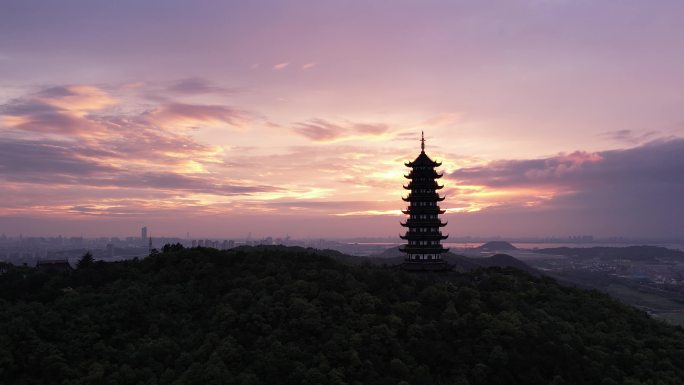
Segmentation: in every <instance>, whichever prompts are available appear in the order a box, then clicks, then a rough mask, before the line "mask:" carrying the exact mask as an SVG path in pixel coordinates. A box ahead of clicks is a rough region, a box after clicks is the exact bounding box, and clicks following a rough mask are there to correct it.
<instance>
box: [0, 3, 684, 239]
mask: <svg viewBox="0 0 684 385" xmlns="http://www.w3.org/2000/svg"><path fill="white" fill-rule="evenodd" d="M682 20H684V2H681V1H674V0H672V1H667V0H662V1H647V0H639V1H637V0H624V1H595V0H499V1H496V0H492V1H482V0H472V1H453V0H452V1H430V0H427V1H426V0H412V1H403V0H392V1H389V0H388V1H321V0H312V1H260V0H251V1H176V0H163V1H161V0H160V1H149V0H148V1H140V0H135V1H128V0H125V1H119V0H117V1H100V0H81V1H76V0H64V1H32V0H2V1H1V2H0V134H1V135H0V186H1V187H0V233H3V232H4V233H6V234H8V235H18V234H19V233H23V234H24V235H57V234H62V235H84V236H105V235H117V236H124V235H133V234H136V233H137V232H138V229H139V227H140V226H142V225H147V226H148V227H149V228H150V230H151V231H152V233H153V235H155V234H156V235H167V236H183V237H184V236H185V234H186V232H190V233H191V236H193V235H194V236H197V237H200V236H203V237H243V236H246V235H247V234H249V233H252V235H253V236H266V235H271V236H284V235H285V234H289V235H291V236H294V237H349V236H395V235H397V234H399V233H400V232H401V231H402V228H401V227H400V226H399V224H398V223H399V221H400V220H401V219H402V216H401V214H400V211H399V210H400V209H401V208H402V207H403V205H404V203H403V202H402V201H401V199H400V197H401V196H402V194H404V191H403V189H402V183H404V182H405V180H404V178H403V177H402V175H403V173H404V172H405V171H406V168H405V167H404V162H405V161H408V160H410V159H413V158H415V157H416V156H417V155H418V153H419V152H420V143H419V141H418V140H419V138H420V132H421V130H424V131H425V135H426V139H427V152H428V154H429V155H430V156H431V157H432V158H433V159H435V160H439V161H442V162H443V165H442V167H441V168H440V170H442V171H444V174H445V176H444V178H443V179H442V181H443V183H444V184H445V188H444V189H443V190H442V192H443V193H444V194H446V196H447V199H446V200H445V201H444V202H443V208H446V209H447V210H448V213H447V214H446V215H445V217H446V220H448V221H449V226H448V227H447V230H446V232H447V233H450V234H451V235H452V236H465V235H473V236H489V235H501V236H568V235H577V234H593V235H595V236H668V237H675V236H676V237H682V236H684V204H683V203H682V199H683V197H684V22H682Z"/></svg>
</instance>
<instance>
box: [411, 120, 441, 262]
mask: <svg viewBox="0 0 684 385" xmlns="http://www.w3.org/2000/svg"><path fill="white" fill-rule="evenodd" d="M420 149H421V151H420V154H419V155H418V157H417V158H416V159H415V160H414V161H413V162H408V163H404V164H405V165H406V167H410V168H411V172H410V173H409V174H408V175H404V177H405V178H406V179H409V180H410V182H409V184H408V185H407V186H404V189H406V190H409V191H410V192H409V194H408V196H407V197H406V198H403V197H402V198H401V199H402V200H403V201H404V202H408V208H407V209H406V210H402V212H403V213H404V214H407V215H408V218H407V220H406V222H403V223H401V225H402V226H404V227H406V228H407V231H406V234H405V235H402V236H400V237H401V239H404V240H406V241H407V244H405V245H403V246H402V247H400V250H401V251H402V252H404V253H405V254H406V260H405V262H404V263H403V264H402V265H401V267H402V269H404V270H410V271H440V270H448V269H449V265H448V264H447V263H446V262H445V261H444V260H443V259H442V254H443V253H446V252H447V251H448V249H445V248H444V247H443V246H442V243H441V242H442V240H443V239H446V238H447V237H448V236H447V235H442V232H441V231H440V229H441V228H442V227H444V226H446V223H443V222H442V221H441V220H440V218H439V215H440V214H444V212H445V210H442V209H440V207H439V204H438V202H441V201H443V200H444V197H440V196H439V194H438V193H437V190H440V189H441V188H443V187H444V186H442V185H439V184H438V183H437V179H439V178H441V177H442V175H443V174H438V173H437V172H436V171H435V167H439V166H441V165H442V163H440V162H435V161H433V160H432V159H430V157H429V156H427V154H426V153H425V136H424V135H423V134H422V133H421V139H420Z"/></svg>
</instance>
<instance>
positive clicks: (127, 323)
mask: <svg viewBox="0 0 684 385" xmlns="http://www.w3.org/2000/svg"><path fill="white" fill-rule="evenodd" d="M168 246H169V247H164V248H162V251H163V252H162V253H159V254H155V255H151V256H150V257H148V258H145V259H142V260H131V261H123V262H115V263H104V262H94V263H91V264H89V265H88V266H89V267H88V268H81V266H79V269H77V270H75V271H72V272H53V273H46V272H41V271H39V270H35V269H31V268H26V267H8V268H7V271H6V272H5V273H3V274H2V275H0V308H2V309H3V310H2V312H0V383H3V384H4V383H7V384H9V383H12V384H90V383H93V384H94V383H97V384H102V383H106V384H273V383H279V384H303V383H312V384H319V383H330V384H364V383H373V384H381V385H383V384H387V385H395V384H398V383H408V384H412V385H422V384H425V385H427V384H435V383H443V384H462V385H463V384H467V385H475V384H533V385H535V384H539V385H548V384H556V385H557V384H580V385H581V384H616V383H617V384H641V383H644V384H656V383H657V384H681V383H684V368H683V367H682V366H681V363H682V362H684V331H682V329H681V328H677V327H672V326H668V325H666V324H664V323H661V322H658V321H655V320H653V319H651V318H650V317H649V316H648V315H646V314H645V313H643V312H641V311H638V310H636V309H633V308H630V307H627V306H625V305H622V304H620V303H617V302H615V301H613V300H611V299H610V298H608V297H606V296H605V295H603V294H600V293H598V292H594V291H584V290H578V289H573V288H567V287H563V286H560V285H558V284H557V283H556V282H554V281H553V280H551V279H548V278H536V277H532V276H530V275H527V274H526V273H523V272H520V271H517V270H513V269H499V268H489V269H483V270H478V271H474V272H471V273H445V274H424V275H423V274H407V273H403V272H401V271H396V270H393V269H391V268H381V267H371V266H357V267H354V266H347V265H343V264H340V263H338V262H336V261H334V260H332V259H330V258H328V257H324V256H321V255H316V254H314V253H311V252H307V251H306V250H302V249H278V248H272V249H259V248H255V249H248V250H231V251H223V252H222V251H218V250H214V249H206V248H194V249H183V248H182V247H176V246H175V245H168ZM346 258H351V257H346Z"/></svg>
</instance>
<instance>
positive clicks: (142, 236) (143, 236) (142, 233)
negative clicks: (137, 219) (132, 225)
mask: <svg viewBox="0 0 684 385" xmlns="http://www.w3.org/2000/svg"><path fill="white" fill-rule="evenodd" d="M140 239H142V241H143V242H145V241H146V240H147V226H143V228H142V229H141V230H140Z"/></svg>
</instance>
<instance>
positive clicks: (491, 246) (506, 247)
mask: <svg viewBox="0 0 684 385" xmlns="http://www.w3.org/2000/svg"><path fill="white" fill-rule="evenodd" d="M475 249H477V250H482V251H513V250H518V248H517V247H515V246H513V245H512V244H511V243H510V242H506V241H490V242H486V243H484V244H482V245H480V246H478V247H476V248H475Z"/></svg>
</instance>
